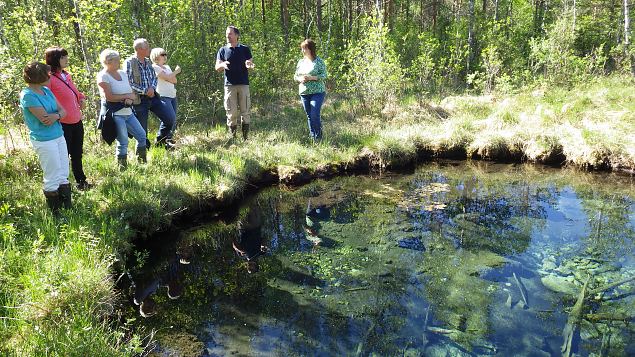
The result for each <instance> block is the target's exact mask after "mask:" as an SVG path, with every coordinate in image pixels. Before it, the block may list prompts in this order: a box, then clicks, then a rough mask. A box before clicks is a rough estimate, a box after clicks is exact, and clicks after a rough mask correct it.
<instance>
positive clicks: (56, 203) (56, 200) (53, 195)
mask: <svg viewBox="0 0 635 357" xmlns="http://www.w3.org/2000/svg"><path fill="white" fill-rule="evenodd" d="M44 197H46V204H47V206H49V208H50V209H51V211H52V212H53V214H55V215H57V214H58V213H59V211H60V205H61V202H60V194H59V192H57V191H44Z"/></svg>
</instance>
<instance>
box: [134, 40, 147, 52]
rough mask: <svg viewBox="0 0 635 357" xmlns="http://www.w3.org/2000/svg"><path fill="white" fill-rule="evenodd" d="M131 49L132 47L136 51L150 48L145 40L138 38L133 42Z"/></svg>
mask: <svg viewBox="0 0 635 357" xmlns="http://www.w3.org/2000/svg"><path fill="white" fill-rule="evenodd" d="M132 47H134V49H135V50H138V49H141V48H148V47H150V44H149V43H148V40H146V39H145V38H138V39H136V40H134V43H133V44H132Z"/></svg>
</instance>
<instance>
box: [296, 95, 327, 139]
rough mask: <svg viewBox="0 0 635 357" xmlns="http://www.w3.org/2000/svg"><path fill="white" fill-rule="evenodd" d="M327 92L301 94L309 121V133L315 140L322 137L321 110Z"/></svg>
mask: <svg viewBox="0 0 635 357" xmlns="http://www.w3.org/2000/svg"><path fill="white" fill-rule="evenodd" d="M325 96H326V93H325V92H322V93H315V94H303V95H300V98H301V100H302V107H303V108H304V112H305V113H306V117H307V120H308V122H309V134H310V135H311V138H313V139H314V140H319V139H322V121H321V120H320V110H321V109H322V103H324V97H325Z"/></svg>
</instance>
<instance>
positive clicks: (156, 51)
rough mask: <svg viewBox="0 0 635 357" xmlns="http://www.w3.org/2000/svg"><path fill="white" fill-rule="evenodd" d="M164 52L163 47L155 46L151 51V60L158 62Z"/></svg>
mask: <svg viewBox="0 0 635 357" xmlns="http://www.w3.org/2000/svg"><path fill="white" fill-rule="evenodd" d="M162 53H165V50H164V49H163V48H161V47H156V48H153V49H152V51H151V52H150V61H152V63H157V62H158V61H159V56H161V54H162Z"/></svg>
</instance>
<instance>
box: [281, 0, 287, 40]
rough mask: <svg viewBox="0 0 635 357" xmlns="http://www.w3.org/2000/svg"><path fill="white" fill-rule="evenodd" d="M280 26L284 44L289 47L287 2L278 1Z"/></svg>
mask: <svg viewBox="0 0 635 357" xmlns="http://www.w3.org/2000/svg"><path fill="white" fill-rule="evenodd" d="M280 25H282V30H283V31H284V43H285V45H286V47H289V0H280Z"/></svg>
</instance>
